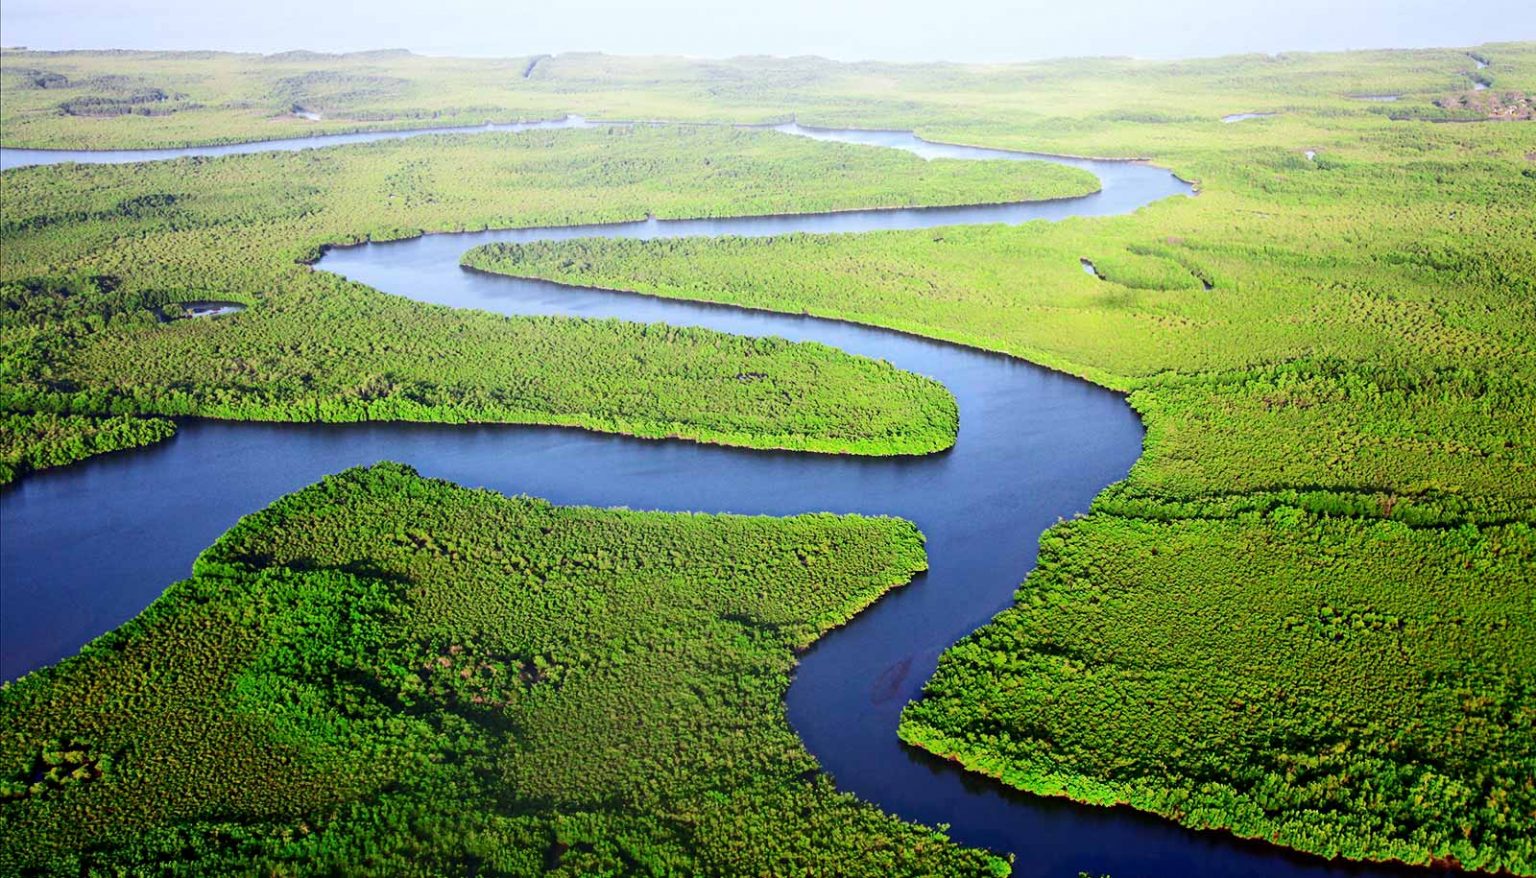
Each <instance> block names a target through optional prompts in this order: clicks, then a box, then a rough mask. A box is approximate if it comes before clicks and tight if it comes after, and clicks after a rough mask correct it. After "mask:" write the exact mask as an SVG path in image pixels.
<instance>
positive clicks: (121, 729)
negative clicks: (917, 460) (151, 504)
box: [0, 464, 1008, 876]
mask: <svg viewBox="0 0 1536 878" xmlns="http://www.w3.org/2000/svg"><path fill="white" fill-rule="evenodd" d="M925 567H926V561H925V558H924V553H923V546H922V537H921V535H920V534H919V533H918V532H917V530H916V528H914V527H913V526H912V525H911V524H909V523H907V522H905V521H901V520H899V519H888V518H861V517H857V516H832V515H807V516H800V517H796V518H785V519H775V518H766V517H739V516H704V515H680V514H662V513H649V512H625V511H608V510H597V509H586V508H576V507H555V506H551V505H550V504H548V503H545V502H543V501H540V500H535V499H530V498H507V497H504V496H502V495H499V494H495V493H492V492H488V491H471V490H466V489H463V488H459V487H456V486H454V485H450V484H448V483H445V482H437V481H429V480H425V479H422V478H420V477H418V476H417V475H416V474H415V473H414V472H413V471H411V470H410V469H408V468H406V467H403V466H399V465H394V464H381V465H378V466H375V467H373V468H370V469H366V470H350V471H348V472H345V473H342V474H340V475H338V476H333V477H330V478H328V479H326V480H325V481H323V482H321V483H320V484H318V485H315V486H313V487H310V488H306V489H304V490H302V491H299V492H298V493H295V494H292V495H290V496H288V497H285V498H283V499H281V500H279V501H278V502H277V503H275V504H273V505H272V506H271V507H269V508H268V509H266V510H264V511H262V512H259V513H257V514H254V515H251V516H248V517H247V518H245V519H244V520H242V521H241V522H240V523H239V524H238V525H237V526H236V527H235V528H234V529H232V530H231V531H230V532H228V533H227V534H225V535H224V536H223V537H222V538H220V539H219V541H218V542H217V543H215V544H214V545H213V546H212V547H211V548H209V549H208V550H207V551H205V552H204V553H203V555H202V556H201V557H200V558H199V560H198V562H197V564H196V567H195V570H194V576H193V577H192V578H191V579H188V580H185V581H183V582H179V583H176V584H174V585H172V586H171V587H170V588H169V589H168V590H167V591H166V593H165V594H164V595H163V596H162V597H161V598H160V599H159V600H157V601H156V602H155V603H154V604H153V605H151V606H150V607H149V609H147V610H146V611H145V612H144V613H142V614H141V615H140V616H139V617H138V618H136V619H134V620H133V621H132V622H130V623H128V624H127V625H125V626H124V627H123V628H121V629H119V630H117V631H115V632H112V633H111V634H108V635H106V636H104V637H102V638H101V639H99V640H97V641H96V642H94V643H92V644H91V645H90V646H88V647H87V648H86V649H85V650H84V651H83V652H82V653H81V655H79V656H77V657H75V658H72V659H69V660H67V661H65V662H63V663H61V664H59V665H57V666H55V667H52V668H48V669H45V670H41V671H37V672H34V673H32V674H30V675H28V676H26V677H24V678H22V679H21V680H20V681H18V682H16V683H13V684H11V685H9V686H6V687H4V688H3V689H0V797H3V800H0V836H3V837H4V838H5V840H6V843H5V844H4V845H3V846H0V872H4V873H6V874H18V873H26V872H29V871H31V870H38V871H40V872H43V873H47V874H70V875H75V874H86V873H89V874H154V875H203V874H212V873H231V874H234V873H238V874H257V873H260V874H273V875H297V874H314V875H323V874H337V873H340V872H345V873H346V874H364V875H388V876H407V875H464V874H477V875H592V874H673V875H692V874H714V875H744V874H754V875H756V874H762V875H767V874H775V875H784V874H810V873H814V874H825V875H870V876H885V875H901V874H913V875H918V874H923V875H933V874H943V875H994V876H995V875H1004V874H1007V872H1008V864H1007V863H1006V862H1004V861H1002V860H999V859H997V858H995V857H992V856H990V855H988V854H985V853H983V852H980V851H972V850H966V849H963V848H959V847H957V846H955V845H954V844H953V843H951V842H950V841H949V840H948V839H947V838H946V837H945V836H944V835H943V834H942V833H939V832H936V831H934V830H931V829H927V828H923V827H920V826H915V825H912V824H908V823H903V822H901V821H899V820H897V819H895V818H893V817H889V816H886V815H884V814H882V813H881V812H880V811H879V810H877V809H876V808H874V807H873V806H870V805H867V804H864V803H861V802H859V801H857V800H855V799H854V798H853V797H852V796H849V795H847V794H844V793H839V792H837V791H836V790H835V789H834V788H833V786H832V783H831V781H830V780H829V779H828V778H826V777H825V776H824V775H822V774H820V773H819V771H818V768H817V765H816V762H815V760H813V759H812V758H811V757H810V755H809V754H807V753H806V752H805V750H804V748H803V747H802V745H801V744H800V741H799V739H798V738H797V737H796V736H795V734H794V732H793V731H792V730H791V729H790V728H789V725H788V723H787V722H786V720H785V718H784V706H783V695H784V690H785V688H786V687H787V686H788V683H789V674H790V671H791V669H792V667H793V666H794V652H795V651H796V650H798V649H802V648H804V647H805V646H807V645H808V644H809V643H810V642H811V641H813V640H814V639H816V637H817V636H818V635H820V634H821V633H822V632H824V631H826V630H827V629H828V628H831V627H833V626H835V625H838V624H841V623H843V622H845V621H847V620H848V619H849V618H850V617H851V616H853V615H854V614H855V613H857V612H858V611H859V610H860V609H861V608H863V607H865V606H867V605H868V604H869V603H871V602H872V601H874V600H875V599H876V598H878V597H879V596H880V595H881V593H883V592H885V591H886V590H888V589H890V588H892V587H895V586H898V585H901V584H902V583H905V582H906V581H907V580H908V579H909V578H910V577H911V576H912V575H913V574H914V573H915V572H917V571H919V570H922V569H924V568H925Z"/></svg>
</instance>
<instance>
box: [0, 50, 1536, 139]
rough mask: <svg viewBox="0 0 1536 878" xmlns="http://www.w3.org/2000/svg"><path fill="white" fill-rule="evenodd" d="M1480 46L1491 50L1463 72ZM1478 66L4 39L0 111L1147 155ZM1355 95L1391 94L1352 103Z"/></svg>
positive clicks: (1361, 110)
mask: <svg viewBox="0 0 1536 878" xmlns="http://www.w3.org/2000/svg"><path fill="white" fill-rule="evenodd" d="M1477 59H1482V60H1485V61H1491V62H1492V64H1491V66H1489V67H1487V68H1486V69H1478V68H1477ZM525 74H527V75H525ZM1475 81H1477V82H1483V83H1485V84H1487V85H1489V86H1490V88H1489V91H1494V92H1497V93H1498V94H1500V95H1508V94H1511V93H1514V94H1524V95H1530V94H1532V93H1536V44H1532V43H1505V44H1498V45H1488V46H1481V47H1477V48H1475V49H1430V50H1416V51H1380V52H1348V53H1306V52H1286V53H1282V54H1278V55H1258V54H1256V55H1242V56H1235V57H1227V58H1210V59H1196V60H1182V61H1138V60H1134V59H1129V58H1091V59H1061V60H1053V61H1040V62H1034V63H1028V64H987V65H963V64H884V63H878V62H866V63H859V64H842V63H838V62H835V61H829V60H827V59H823V58H809V57H807V58H793V59H776V58H764V57H751V58H733V59H729V60H712V59H697V60H695V59H683V58H623V57H613V56H609V55H600V54H590V53H571V54H563V55H556V56H553V57H549V56H539V57H536V58H505V59H450V58H428V57H422V56H417V55H412V54H410V53H409V52H360V53H354V54H349V55H325V54H320V53H315V52H285V53H282V54H278V55H267V56H260V55H250V54H234V53H225V52H89V51H88V52H36V51H25V50H15V49H12V50H5V51H4V52H0V125H3V127H4V130H5V143H6V145H7V146H41V147H66V148H68V147H86V148H104V147H142V146H182V145H187V144H191V143H213V142H223V141H242V140H266V139H272V138H276V137H296V136H304V135H306V134H315V133H336V132H342V131H354V130H363V129H398V128H420V127H427V126H437V125H480V124H483V123H485V122H486V121H487V120H493V121H511V120H519V119H521V120H527V119H548V118H555V117H559V116H563V115H565V114H567V113H580V114H584V115H586V116H589V117H594V118H599V119H666V120H674V121H693V122H704V121H716V122H718V121H728V122H752V123H762V122H782V121H787V120H788V119H790V118H792V117H798V118H799V119H800V121H802V122H805V123H807V124H827V125H858V126H863V127H871V128H920V129H921V130H923V131H924V132H925V133H933V134H939V135H944V136H948V135H949V134H953V133H957V132H960V131H962V130H969V131H971V132H973V133H974V132H975V131H976V130H978V129H979V128H982V127H985V128H989V129H990V130H991V133H992V135H993V136H994V137H996V136H1007V135H1015V136H1017V135H1026V136H1027V137H1028V138H1030V139H1031V140H1032V141H1034V142H1035V143H1036V144H1037V145H1044V144H1046V143H1052V142H1054V143H1056V144H1057V145H1058V146H1059V147H1060V148H1061V149H1064V150H1066V149H1068V145H1069V144H1071V145H1075V146H1076V147H1078V148H1084V150H1085V151H1094V152H1096V153H1098V154H1109V151H1113V152H1115V153H1116V154H1121V153H1122V151H1123V154H1130V155H1144V154H1148V153H1149V152H1152V151H1154V150H1156V151H1158V152H1159V153H1161V151H1162V147H1163V146H1164V145H1165V142H1166V141H1167V140H1168V139H1170V138H1171V139H1181V138H1183V137H1184V136H1185V134H1186V133H1187V132H1188V131H1189V130H1191V129H1193V130H1201V131H1208V130H1211V129H1214V127H1215V126H1216V125H1219V124H1220V123H1219V122H1218V121H1217V120H1218V119H1220V118H1221V117H1222V116H1224V115H1229V114H1233V113H1239V112H1275V113H1282V114H1292V113H1298V114H1310V115H1317V116H1325V117H1329V118H1351V117H1360V118H1367V119H1389V118H1392V117H1394V116H1398V117H1414V116H1417V115H1428V116H1436V117H1440V116H1445V117H1466V118H1477V116H1476V115H1475V112H1470V111H1468V110H1466V109H1461V108H1459V107H1454V105H1455V103H1456V101H1455V98H1457V96H1460V95H1462V94H1465V93H1467V92H1469V91H1471V89H1472V85H1473V83H1474V82H1475ZM153 92H158V93H159V94H161V95H163V98H161V99H159V100H155V101H153V102H151V103H147V104H146V103H141V104H137V105H133V106H135V107H138V108H153V109H152V110H149V111H151V112H156V113H158V114H159V115H156V116H153V117H150V116H146V115H141V114H140V113H136V112H127V113H120V114H117V115H111V116H91V117H81V116H72V115H69V114H68V113H67V112H66V111H65V110H64V109H63V106H64V105H65V104H66V103H69V102H72V101H78V100H81V99H85V98H93V99H97V100H100V101H103V102H111V105H114V106H118V105H121V104H122V103H123V102H126V101H131V100H133V99H135V98H136V97H137V98H142V97H143V96H145V95H148V94H151V93H153ZM1370 95H1391V96H1394V97H1397V98H1398V100H1396V101H1393V102H1390V103H1385V102H1372V101H1363V100H1360V98H1361V96H1370ZM1437 102H1440V103H1445V104H1447V105H1452V106H1453V107H1454V108H1453V109H1449V110H1447V109H1443V108H1442V107H1441V106H1440V105H1439V104H1437ZM296 110H302V111H304V112H307V113H311V114H313V115H318V116H319V117H320V118H319V119H318V120H316V119H309V118H304V117H302V116H300V115H297V114H296V112H295V111H296ZM978 120H985V121H978ZM1284 120H1285V117H1284V116H1282V117H1277V118H1274V119H1268V120H1263V121H1257V122H1249V123H1244V124H1243V125H1239V126H1225V127H1228V128H1250V126H1251V128H1250V130H1249V131H1244V132H1239V133H1237V134H1236V136H1239V137H1250V136H1257V135H1258V134H1259V133H1260V131H1262V130H1264V129H1267V128H1269V127H1271V126H1273V125H1276V124H1281V123H1283V122H1284ZM1253 129H1259V131H1255V130H1253ZM1226 134H1227V135H1233V132H1230V131H1229V132H1226ZM1111 141H1113V143H1112V144H1111Z"/></svg>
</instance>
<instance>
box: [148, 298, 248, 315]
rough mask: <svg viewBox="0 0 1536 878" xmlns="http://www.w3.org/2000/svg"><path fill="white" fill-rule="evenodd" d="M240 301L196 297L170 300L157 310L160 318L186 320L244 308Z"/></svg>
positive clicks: (238, 311) (234, 311) (228, 312)
mask: <svg viewBox="0 0 1536 878" xmlns="http://www.w3.org/2000/svg"><path fill="white" fill-rule="evenodd" d="M245 307H246V306H245V305H244V304H243V303H240V302H221V301H217V300H213V299H196V300H193V301H189V302H171V303H169V304H166V305H162V306H161V307H160V308H159V309H158V310H159V314H160V318H161V319H162V320H187V319H194V318H199V317H223V316H225V315H227V314H239V313H240V312H241V311H244V310H245Z"/></svg>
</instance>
